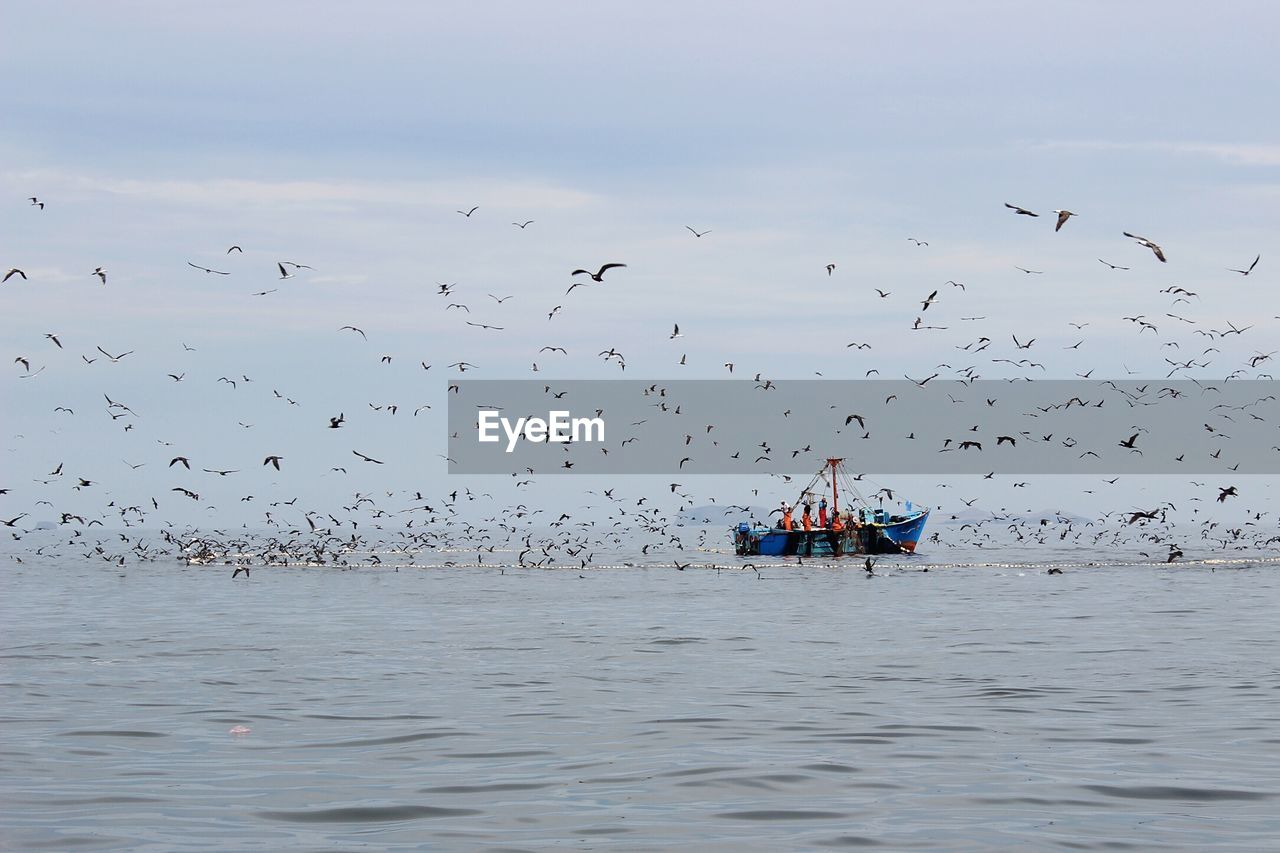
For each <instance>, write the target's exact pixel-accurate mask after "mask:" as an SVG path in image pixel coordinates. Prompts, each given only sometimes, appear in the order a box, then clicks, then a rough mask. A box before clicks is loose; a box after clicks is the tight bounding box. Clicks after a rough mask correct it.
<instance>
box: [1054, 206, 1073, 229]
mask: <svg viewBox="0 0 1280 853" xmlns="http://www.w3.org/2000/svg"><path fill="white" fill-rule="evenodd" d="M1054 213H1056V214H1058V224H1057V225H1055V226H1053V230H1054V231H1061V230H1062V226H1063V225H1065V224H1067V220H1068V219H1070V218H1071V217H1073V216H1075V214H1074V213H1072V212H1071V211H1069V210H1055V211H1054Z"/></svg>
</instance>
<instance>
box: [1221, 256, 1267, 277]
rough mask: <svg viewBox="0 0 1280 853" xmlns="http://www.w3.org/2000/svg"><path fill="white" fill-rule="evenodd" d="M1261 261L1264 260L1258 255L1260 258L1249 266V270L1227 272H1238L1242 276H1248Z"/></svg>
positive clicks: (1255, 259)
mask: <svg viewBox="0 0 1280 853" xmlns="http://www.w3.org/2000/svg"><path fill="white" fill-rule="evenodd" d="M1260 260H1262V255H1258V257H1256V258H1254V259H1253V263H1251V264H1249V268H1248V269H1247V270H1227V272H1238V273H1240V275H1248V274H1249V273H1251V272H1253V268H1254V267H1256V266H1257V265H1258V261H1260Z"/></svg>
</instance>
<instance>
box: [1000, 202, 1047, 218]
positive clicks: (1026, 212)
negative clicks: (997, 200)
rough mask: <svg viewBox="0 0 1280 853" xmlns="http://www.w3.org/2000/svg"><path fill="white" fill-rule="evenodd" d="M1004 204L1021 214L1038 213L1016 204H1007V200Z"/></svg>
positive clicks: (1034, 214) (1033, 214)
mask: <svg viewBox="0 0 1280 853" xmlns="http://www.w3.org/2000/svg"><path fill="white" fill-rule="evenodd" d="M1004 206H1005V207H1007V208H1009V209H1010V210H1012V211H1013V212H1014V213H1019V214H1022V215H1023V216H1039V215H1040V214H1038V213H1032V212H1031V211H1029V210H1026V209H1025V208H1021V207H1018V206H1017V205H1016V204H1009V202H1007V201H1006V202H1005V203H1004Z"/></svg>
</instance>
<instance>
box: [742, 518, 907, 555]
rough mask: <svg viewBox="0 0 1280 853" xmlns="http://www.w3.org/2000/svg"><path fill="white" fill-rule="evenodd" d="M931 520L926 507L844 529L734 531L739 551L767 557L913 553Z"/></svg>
mask: <svg viewBox="0 0 1280 853" xmlns="http://www.w3.org/2000/svg"><path fill="white" fill-rule="evenodd" d="M928 520H929V510H923V511H921V512H916V513H912V514H910V515H907V516H895V517H894V518H891V519H890V520H889V521H887V522H885V523H876V524H866V525H861V526H858V527H855V528H848V529H846V530H844V531H841V532H840V533H834V532H832V531H830V530H811V531H804V530H783V529H782V528H779V527H774V528H764V527H756V528H752V529H748V530H744V529H743V526H742V525H740V526H739V527H738V529H737V531H736V533H735V535H734V547H735V550H736V551H737V553H739V554H743V555H752V554H759V555H761V556H764V557H789V556H801V557H838V556H843V555H845V554H883V553H894V552H907V553H911V552H913V551H915V549H916V544H917V543H919V541H920V539H921V537H922V536H923V535H924V526H925V523H926V522H927V521H928Z"/></svg>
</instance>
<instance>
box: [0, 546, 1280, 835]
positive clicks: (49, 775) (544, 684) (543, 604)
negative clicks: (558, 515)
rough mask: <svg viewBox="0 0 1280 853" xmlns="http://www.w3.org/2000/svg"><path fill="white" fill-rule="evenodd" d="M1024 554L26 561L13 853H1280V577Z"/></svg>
mask: <svg viewBox="0 0 1280 853" xmlns="http://www.w3.org/2000/svg"><path fill="white" fill-rule="evenodd" d="M13 553H21V552H13ZM1014 553H1015V552H1012V551H1004V552H996V553H992V552H990V551H987V550H984V552H983V553H981V554H978V553H956V552H955V551H954V550H953V551H948V552H947V553H946V554H945V555H942V554H937V555H934V556H933V557H932V558H930V557H922V558H916V559H897V560H887V559H886V560H882V561H881V563H880V565H879V566H877V569H876V576H875V577H866V576H865V572H864V571H863V570H862V567H861V564H860V563H859V562H856V561H845V562H844V563H842V564H839V565H836V566H833V565H831V564H829V563H822V562H816V563H811V562H806V563H805V564H804V565H796V564H795V563H794V562H785V561H773V562H771V563H768V564H765V563H763V562H757V563H756V568H754V569H753V568H747V569H744V568H741V567H740V566H741V561H740V560H737V559H735V558H733V557H731V556H729V555H726V554H710V553H703V554H699V555H697V556H694V557H688V558H687V559H689V560H691V562H692V563H693V565H690V566H689V567H688V568H687V569H686V570H683V571H679V570H676V569H675V568H674V567H673V564H672V562H671V555H669V554H668V555H664V556H657V555H654V553H653V550H652V549H651V551H650V554H649V555H641V554H639V553H638V552H637V553H634V554H627V553H626V552H625V551H624V552H623V553H622V554H621V555H614V556H616V557H619V559H618V561H617V562H611V563H609V564H607V567H605V566H591V567H587V568H580V567H563V568H551V569H545V568H544V569H522V568H512V567H510V566H507V567H505V568H499V567H498V566H494V565H484V566H477V565H467V566H452V567H446V566H439V565H437V566H432V567H408V566H406V567H403V568H400V569H399V570H396V569H395V568H394V567H393V566H392V564H393V563H394V562H395V560H394V559H393V555H387V554H384V555H382V559H383V565H381V566H379V567H368V568H356V569H350V570H340V569H325V568H321V569H316V568H303V567H278V568H261V569H257V570H254V571H253V573H252V576H251V577H250V578H249V579H247V580H246V579H245V578H244V577H240V578H238V579H236V580H234V581H233V580H232V579H231V576H230V575H231V572H230V570H229V568H227V567H224V566H186V565H183V564H181V563H177V562H176V561H169V560H165V561H157V562H154V563H143V564H132V563H130V564H127V565H125V566H124V567H120V566H117V565H113V564H109V563H107V562H105V561H103V560H95V561H90V560H86V559H83V558H81V557H80V556H79V555H76V556H74V557H69V556H58V557H47V556H38V555H34V554H31V553H25V554H23V561H22V562H21V563H20V564H19V563H16V562H14V561H13V559H12V557H9V558H7V559H6V560H5V563H6V570H5V580H4V595H3V598H2V600H0V616H2V619H3V626H4V627H3V629H2V633H0V637H2V639H3V643H2V646H3V648H2V651H0V687H2V692H0V698H2V700H3V702H2V705H0V722H2V725H0V767H3V773H2V774H0V802H2V804H3V805H2V806H0V809H2V813H0V844H3V845H4V846H5V847H7V848H12V849H31V850H34V849H55V850H81V849H83V850H95V849H131V850H173V849H181V848H185V847H197V846H199V847H214V848H216V849H221V850H250V849H255V850H274V849H282V848H286V847H302V848H306V849H357V848H375V849H377V848H386V847H391V848H394V847H399V846H403V847H422V846H426V847H432V848H439V849H466V850H542V849H546V848H548V847H569V848H581V849H615V850H652V849H655V848H666V847H672V846H686V847H694V848H697V849H711V850H744V849H758V850H778V849H829V848H841V847H851V848H858V847H875V846H882V847H885V848H888V849H938V850H990V849H1057V848H1065V849H1073V850H1077V849H1135V850H1149V849H1185V850H1202V849H1205V848H1207V847H1220V848H1224V849H1233V850H1250V849H1256V850H1274V849H1276V848H1277V846H1280V632H1277V630H1276V626H1277V624H1280V623H1278V622H1277V618H1276V613H1277V612H1278V611H1280V582H1278V581H1277V571H1280V566H1278V565H1276V564H1275V563H1274V562H1269V561H1264V560H1259V561H1253V560H1251V559H1249V555H1248V554H1232V555H1231V556H1232V558H1233V561H1232V562H1228V563H1216V564H1209V563H1196V564H1187V565H1180V564H1174V565H1172V566H1166V565H1161V564H1158V563H1140V564H1134V565H1115V564H1108V565H1088V563H1090V562H1096V561H1097V560H1096V559H1094V560H1091V559H1089V558H1090V557H1092V558H1098V557H1100V556H1102V555H1098V554H1091V555H1085V557H1084V559H1082V555H1081V554H1080V553H1079V552H1076V551H1066V550H1062V551H1056V552H1055V551H1051V550H1045V551H1042V552H1041V553H1039V554H1037V555H1035V556H1036V557H1037V559H1039V560H1040V561H1041V562H1051V561H1052V562H1059V563H1066V564H1067V567H1066V568H1064V569H1063V572H1062V574H1060V575H1058V574H1054V575H1049V574H1046V572H1045V568H1044V566H1043V565H1025V564H1023V565H1004V564H1000V565H997V564H994V563H999V562H1001V560H1003V561H1004V562H1006V563H1007V562H1010V559H1009V558H1011V557H1012V556H1013V555H1014ZM472 556H474V554H473V555H472ZM943 556H945V559H946V562H945V564H942V560H941V558H942V557H943ZM1017 556H1018V557H1019V558H1020V559H1021V558H1025V557H1026V556H1027V555H1026V554H1022V553H1019V554H1018V555H1017ZM486 559H487V560H489V561H496V562H501V561H502V555H501V554H497V555H487V557H486ZM685 559H686V557H685V556H684V555H681V561H682V563H683V562H684V560H685ZM931 561H932V562H933V563H934V565H933V566H932V568H931V569H930V571H927V572H926V571H922V569H923V568H924V567H925V566H926V565H927V564H929V563H930V562H931ZM419 562H420V560H419ZM507 562H511V560H510V559H508V560H507ZM628 562H630V563H636V564H637V565H630V566H627V565H624V563H628ZM1110 562H1111V563H1114V562H1115V561H1114V560H1112V561H1110ZM640 563H643V564H640ZM710 564H716V565H719V566H724V567H730V568H720V569H716V568H708V567H707V566H708V565H710ZM236 727H243V728H244V729H248V731H247V732H243V733H239V734H233V733H232V730H233V729H234V728H236Z"/></svg>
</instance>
